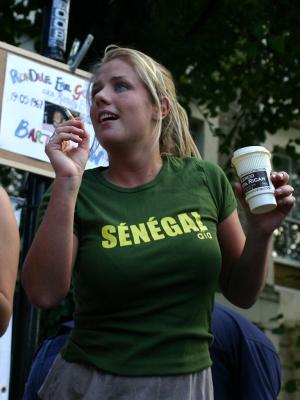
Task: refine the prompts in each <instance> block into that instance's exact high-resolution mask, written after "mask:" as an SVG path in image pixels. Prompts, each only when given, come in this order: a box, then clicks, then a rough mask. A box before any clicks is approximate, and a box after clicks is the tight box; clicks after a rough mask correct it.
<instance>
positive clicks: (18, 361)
mask: <svg viewBox="0 0 300 400" xmlns="http://www.w3.org/2000/svg"><path fill="white" fill-rule="evenodd" d="M26 187H27V196H26V204H25V207H24V209H23V213H22V232H23V234H22V239H23V243H22V250H21V260H20V261H21V265H22V263H23V261H24V260H25V257H26V254H27V251H28V249H29V247H30V245H31V243H32V240H33V237H34V231H35V225H36V217H37V209H38V206H39V204H40V202H41V199H42V196H43V194H44V192H45V190H46V187H47V180H46V178H44V177H41V176H38V175H34V174H28V179H27V184H26ZM38 320H39V311H38V310H37V309H36V308H35V307H33V306H32V305H31V304H30V303H29V302H28V300H27V297H26V294H25V292H24V289H23V287H22V285H21V284H20V282H18V287H17V290H16V293H15V299H14V315H13V337H12V349H13V351H12V363H11V373H10V390H9V399H10V400H21V399H22V396H23V391H24V386H25V382H26V379H27V375H28V372H29V370H30V366H31V363H32V359H33V355H34V352H35V350H36V346H37V340H38V325H39V324H38Z"/></svg>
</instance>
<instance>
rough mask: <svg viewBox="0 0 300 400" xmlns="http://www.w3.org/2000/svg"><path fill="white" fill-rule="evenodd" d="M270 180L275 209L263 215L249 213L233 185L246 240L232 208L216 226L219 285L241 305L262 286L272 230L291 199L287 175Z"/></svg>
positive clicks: (248, 304)
mask: <svg viewBox="0 0 300 400" xmlns="http://www.w3.org/2000/svg"><path fill="white" fill-rule="evenodd" d="M273 179H274V184H275V187H277V189H276V198H277V208H276V209H275V210H274V211H272V212H270V213H267V214H263V215H253V214H251V213H250V211H249V209H248V207H247V205H246V204H245V201H244V199H243V197H242V192H241V187H240V185H237V187H236V189H237V194H238V196H239V197H240V200H241V202H242V204H243V205H244V208H245V212H246V215H247V219H248V230H247V237H246V239H245V236H244V233H243V230H242V227H241V224H240V221H239V218H238V215H237V212H236V211H235V212H233V213H232V214H231V215H230V216H229V217H227V218H226V219H225V220H224V221H222V222H221V223H220V224H219V226H218V237H219V243H220V247H221V252H222V271H221V274H220V288H221V290H222V292H223V294H224V296H225V297H227V298H228V300H229V301H231V302H232V303H233V304H235V305H237V306H239V307H242V308H249V307H251V306H252V305H253V304H254V302H255V301H256V299H257V297H258V295H259V293H260V291H261V289H262V288H263V287H264V285H265V281H266V276H267V272H268V268H267V255H268V249H269V245H270V241H271V238H272V233H273V231H274V229H276V228H277V227H278V226H279V225H280V223H281V222H282V220H283V219H284V218H285V217H286V215H287V214H288V213H289V211H290V210H291V208H292V207H293V204H294V202H295V198H294V197H293V196H292V193H293V189H292V188H291V186H289V185H287V182H288V175H287V174H286V173H284V174H282V173H280V174H277V173H274V178H273Z"/></svg>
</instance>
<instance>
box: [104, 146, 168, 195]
mask: <svg viewBox="0 0 300 400" xmlns="http://www.w3.org/2000/svg"><path fill="white" fill-rule="evenodd" d="M162 165H163V161H162V158H161V156H160V154H159V153H156V154H152V155H148V157H145V156H144V157H142V156H141V157H139V158H137V157H134V158H132V159H128V157H126V159H125V160H124V158H123V157H118V158H113V157H110V159H109V167H108V169H106V170H104V171H103V172H102V175H103V176H104V178H105V179H106V180H108V181H109V182H111V183H113V184H114V185H117V186H121V187H124V188H133V187H136V186H140V185H143V184H145V183H147V182H150V181H152V180H153V179H154V178H155V177H156V176H157V174H158V173H159V171H160V169H161V167H162Z"/></svg>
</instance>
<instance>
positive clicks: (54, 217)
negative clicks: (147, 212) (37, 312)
mask: <svg viewBox="0 0 300 400" xmlns="http://www.w3.org/2000/svg"><path fill="white" fill-rule="evenodd" d="M56 131H57V135H56V136H55V137H54V139H53V140H52V141H51V142H49V143H48V144H47V145H46V153H47V155H48V157H49V159H50V161H51V164H52V166H53V168H54V170H55V173H56V179H55V181H54V183H53V186H52V192H51V198H50V201H49V204H48V207H47V210H46V213H45V215H44V218H43V221H42V223H41V225H40V226H39V229H38V230H37V233H36V235H35V238H34V241H33V243H32V245H31V247H30V249H29V251H28V254H27V256H26V259H25V262H24V265H23V269H22V282H23V286H24V289H25V291H26V293H27V296H28V298H29V300H30V302H31V303H33V304H34V305H36V306H37V307H40V308H49V307H51V306H53V305H55V304H56V303H58V302H59V301H60V300H61V299H62V298H63V297H64V296H65V295H66V294H67V292H68V290H69V287H70V283H71V276H72V269H73V265H74V263H75V258H76V254H77V248H78V240H77V238H76V236H75V235H73V225H74V210H75V204H76V200H77V195H78V191H79V187H80V183H81V179H82V174H83V171H84V168H85V165H86V162H87V159H88V153H89V146H88V143H89V137H88V134H87V132H86V131H85V130H84V127H83V124H82V122H81V121H79V120H72V121H65V122H63V123H62V124H60V125H59V126H58V127H57V128H56ZM70 140H71V141H73V142H76V143H77V144H78V147H76V148H71V147H67V148H66V142H67V141H70Z"/></svg>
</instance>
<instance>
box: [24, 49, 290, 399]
mask: <svg viewBox="0 0 300 400" xmlns="http://www.w3.org/2000/svg"><path fill="white" fill-rule="evenodd" d="M90 115H91V120H92V123H93V126H94V130H95V133H96V136H97V138H98V140H99V142H100V143H101V145H102V146H103V147H104V148H105V149H106V150H107V152H108V155H109V167H108V168H96V169H93V170H89V171H86V172H84V168H85V165H86V162H87V159H88V151H89V146H88V144H89V143H88V142H89V139H88V134H87V132H86V131H85V129H84V126H83V124H82V122H81V121H79V120H74V121H66V122H63V123H62V124H60V125H59V126H58V127H57V128H56V135H55V136H54V138H53V139H52V140H51V141H50V143H49V144H48V145H47V146H46V153H47V155H48V157H49V159H50V161H51V163H52V165H53V168H54V170H55V173H56V179H55V181H54V183H53V186H52V190H51V194H49V195H48V197H47V198H46V199H45V202H44V205H43V207H42V214H43V213H44V217H43V220H42V222H41V224H40V226H39V229H38V231H37V234H36V237H35V240H34V243H33V245H32V247H31V249H30V251H29V253H28V255H27V258H26V260H25V265H24V268H23V283H24V287H25V289H26V291H27V294H28V296H29V299H30V301H31V302H32V303H34V304H35V305H37V306H38V307H42V308H47V307H51V306H53V305H55V304H56V303H57V302H58V301H60V300H61V299H62V298H63V297H64V296H65V295H66V293H67V292H68V289H69V287H70V282H71V279H72V282H73V287H74V296H75V304H76V308H75V315H74V319H75V328H74V329H73V331H72V333H71V337H70V339H69V341H68V343H67V345H66V347H65V348H64V349H63V351H62V357H60V356H59V357H58V358H57V359H56V361H55V363H54V365H53V367H52V369H51V371H50V372H49V374H48V377H47V379H46V381H45V383H44V385H43V386H42V389H41V390H40V396H41V398H42V399H48V398H49V399H50V398H60V399H72V398H82V399H95V398H101V399H108V398H109V399H110V398H114V399H131V400H135V399H138V400H141V399H147V400H152V399H153V400H158V399H164V400H166V399H172V400H176V399H180V400H183V399H197V400H199V399H206V400H207V399H212V398H213V389H212V380H211V371H210V365H211V360H210V357H209V350H208V345H209V343H210V341H211V339H212V337H211V334H210V333H209V325H210V319H211V311H212V305H213V296H214V290H215V288H216V286H217V281H218V278H219V281H220V287H221V288H222V291H223V293H224V294H225V296H226V297H227V298H228V299H229V300H230V301H232V302H233V303H234V304H236V305H238V306H241V307H250V306H251V305H252V304H253V303H254V302H255V300H256V298H257V296H258V294H259V291H260V290H261V288H262V287H263V285H264V282H265V277H266V273H267V267H266V258H267V253H268V245H269V242H270V239H271V235H272V232H273V230H274V229H275V228H276V227H278V225H279V224H280V222H281V221H282V220H283V218H284V217H285V216H286V215H287V214H288V212H289V211H290V209H291V208H292V206H293V203H294V200H295V199H294V198H293V196H292V192H293V189H292V188H291V187H290V186H289V185H288V175H287V174H286V173H274V174H273V178H272V179H273V182H274V184H275V185H276V187H277V189H276V190H277V192H276V197H277V201H278V207H277V209H276V210H275V211H273V212H271V213H269V214H266V215H260V216H259V217H257V216H255V215H251V214H250V213H249V211H248V209H247V207H246V205H245V204H244V203H243V204H244V206H245V208H246V213H247V216H248V223H249V228H248V235H247V240H245V237H244V234H243V231H242V228H241V225H240V222H239V219H238V216H237V212H236V201H235V197H234V195H233V192H232V189H231V186H230V184H229V183H228V181H227V179H226V177H225V175H224V174H223V172H222V171H221V169H220V168H218V167H217V166H215V165H213V164H211V163H209V162H204V161H201V160H199V159H197V158H196V157H197V156H198V152H197V149H196V147H195V145H194V143H193V141H192V138H191V135H190V133H189V130H188V123H187V116H186V113H185V112H184V110H183V109H182V107H181V106H180V105H179V104H178V102H177V100H176V93H175V88H174V84H173V81H172V77H171V75H170V73H169V72H168V71H167V70H166V69H165V68H164V67H162V66H161V65H160V64H158V63H156V62H155V61H154V60H152V59H151V58H150V57H148V56H146V55H145V54H143V53H140V52H138V51H135V50H132V49H126V48H118V47H115V46H113V47H110V48H108V50H107V51H106V53H105V55H104V58H103V60H102V62H101V63H100V65H99V66H98V68H97V69H96V72H95V75H94V79H93V82H92V87H91V109H90ZM68 140H70V141H73V142H75V143H77V144H78V147H77V148H72V149H69V150H68V151H66V152H62V145H63V143H64V142H65V141H68ZM192 156H196V157H192ZM237 192H238V194H239V196H240V197H242V196H241V187H240V185H238V186H237ZM96 394H97V395H96ZM76 396H77V397H76Z"/></svg>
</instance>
